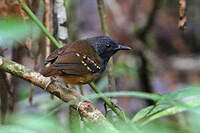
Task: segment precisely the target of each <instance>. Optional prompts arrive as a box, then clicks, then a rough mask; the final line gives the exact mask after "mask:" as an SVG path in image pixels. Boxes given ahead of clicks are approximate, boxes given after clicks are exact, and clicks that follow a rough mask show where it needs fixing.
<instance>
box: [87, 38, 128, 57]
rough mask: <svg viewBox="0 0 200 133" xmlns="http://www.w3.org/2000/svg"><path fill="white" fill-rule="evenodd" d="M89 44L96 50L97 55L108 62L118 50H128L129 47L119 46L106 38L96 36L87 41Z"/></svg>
mask: <svg viewBox="0 0 200 133" xmlns="http://www.w3.org/2000/svg"><path fill="white" fill-rule="evenodd" d="M87 40H88V42H89V44H90V45H91V46H92V47H93V48H94V49H95V50H96V52H97V53H98V55H99V56H100V57H101V58H102V59H103V60H106V61H108V60H109V59H110V57H111V56H112V55H114V54H115V53H116V52H117V51H119V50H130V49H131V48H130V47H127V46H123V45H120V44H119V43H118V42H117V41H115V40H113V39H112V38H111V37H108V36H98V37H92V38H88V39H87Z"/></svg>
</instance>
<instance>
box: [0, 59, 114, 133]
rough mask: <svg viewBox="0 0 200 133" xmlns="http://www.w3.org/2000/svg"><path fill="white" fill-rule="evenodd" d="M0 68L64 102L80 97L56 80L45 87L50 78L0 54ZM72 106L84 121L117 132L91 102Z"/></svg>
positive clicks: (76, 92)
mask: <svg viewBox="0 0 200 133" xmlns="http://www.w3.org/2000/svg"><path fill="white" fill-rule="evenodd" d="M0 70H2V71H5V72H8V73H10V74H12V75H14V76H17V77H19V78H22V79H24V80H26V81H28V82H31V83H32V84H34V85H36V86H38V87H40V88H42V89H44V90H46V91H47V92H49V93H51V94H53V95H55V96H57V97H58V98H59V99H61V100H62V101H64V102H69V101H71V100H74V99H77V98H80V97H81V94H80V93H79V92H78V91H76V90H75V89H73V88H67V87H66V86H65V84H64V83H61V82H58V81H55V82H53V83H51V84H50V85H49V86H48V87H47V88H46V86H47V84H48V83H49V82H51V79H50V78H49V77H44V76H43V75H41V74H40V73H38V72H36V71H34V70H32V69H28V68H26V67H25V66H23V65H20V64H18V63H16V62H13V61H11V60H8V59H6V58H4V57H2V56H0ZM73 107H74V108H76V109H77V110H78V111H79V113H80V115H81V116H82V118H83V120H84V121H86V122H89V123H90V122H92V123H95V124H99V125H100V126H103V127H107V128H109V129H108V130H110V131H112V132H114V133H118V131H117V130H116V129H115V128H114V127H113V126H112V124H110V123H109V122H108V121H107V120H106V119H105V117H104V116H103V114H102V113H101V112H100V111H99V110H97V109H96V107H95V106H94V105H93V104H92V103H91V102H89V101H82V102H79V103H75V104H73Z"/></svg>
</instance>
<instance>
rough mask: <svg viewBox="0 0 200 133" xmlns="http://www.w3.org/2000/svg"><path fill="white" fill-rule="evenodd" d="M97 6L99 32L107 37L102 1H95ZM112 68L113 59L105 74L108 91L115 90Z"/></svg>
mask: <svg viewBox="0 0 200 133" xmlns="http://www.w3.org/2000/svg"><path fill="white" fill-rule="evenodd" d="M97 4H98V12H99V17H100V22H101V30H102V32H103V34H104V35H106V36H109V30H108V25H107V22H106V12H105V5H104V1H103V0H97ZM112 66H113V58H111V59H110V61H109V63H108V66H107V73H108V90H109V91H113V90H114V89H115V78H114V76H113V75H112Z"/></svg>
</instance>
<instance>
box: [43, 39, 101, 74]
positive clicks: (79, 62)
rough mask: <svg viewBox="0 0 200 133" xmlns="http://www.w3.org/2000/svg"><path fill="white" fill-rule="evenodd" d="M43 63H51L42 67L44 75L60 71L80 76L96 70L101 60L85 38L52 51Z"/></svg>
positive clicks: (59, 72)
mask: <svg viewBox="0 0 200 133" xmlns="http://www.w3.org/2000/svg"><path fill="white" fill-rule="evenodd" d="M45 63H46V64H47V63H50V64H51V65H50V66H49V67H46V68H44V69H43V71H42V72H43V73H42V74H43V75H44V76H52V75H60V74H61V73H64V74H68V75H80V76H81V75H85V74H88V73H96V72H98V71H99V70H100V63H101V60H100V58H99V56H98V55H97V54H96V52H95V51H94V49H93V48H92V47H91V46H90V45H88V44H87V41H86V40H79V41H75V42H73V43H71V44H69V45H67V46H65V47H63V48H60V49H57V50H56V51H54V52H53V53H52V54H51V55H50V56H49V57H48V58H47V60H46V62H45ZM45 69H46V70H45Z"/></svg>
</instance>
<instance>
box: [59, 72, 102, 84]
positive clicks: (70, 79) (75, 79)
mask: <svg viewBox="0 0 200 133" xmlns="http://www.w3.org/2000/svg"><path fill="white" fill-rule="evenodd" d="M99 75H100V73H92V74H91V73H90V74H85V75H81V76H80V75H65V76H60V78H61V79H62V80H63V81H64V82H65V83H66V84H72V85H82V84H88V83H90V82H92V81H93V80H95V79H97V78H98V77H99Z"/></svg>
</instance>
